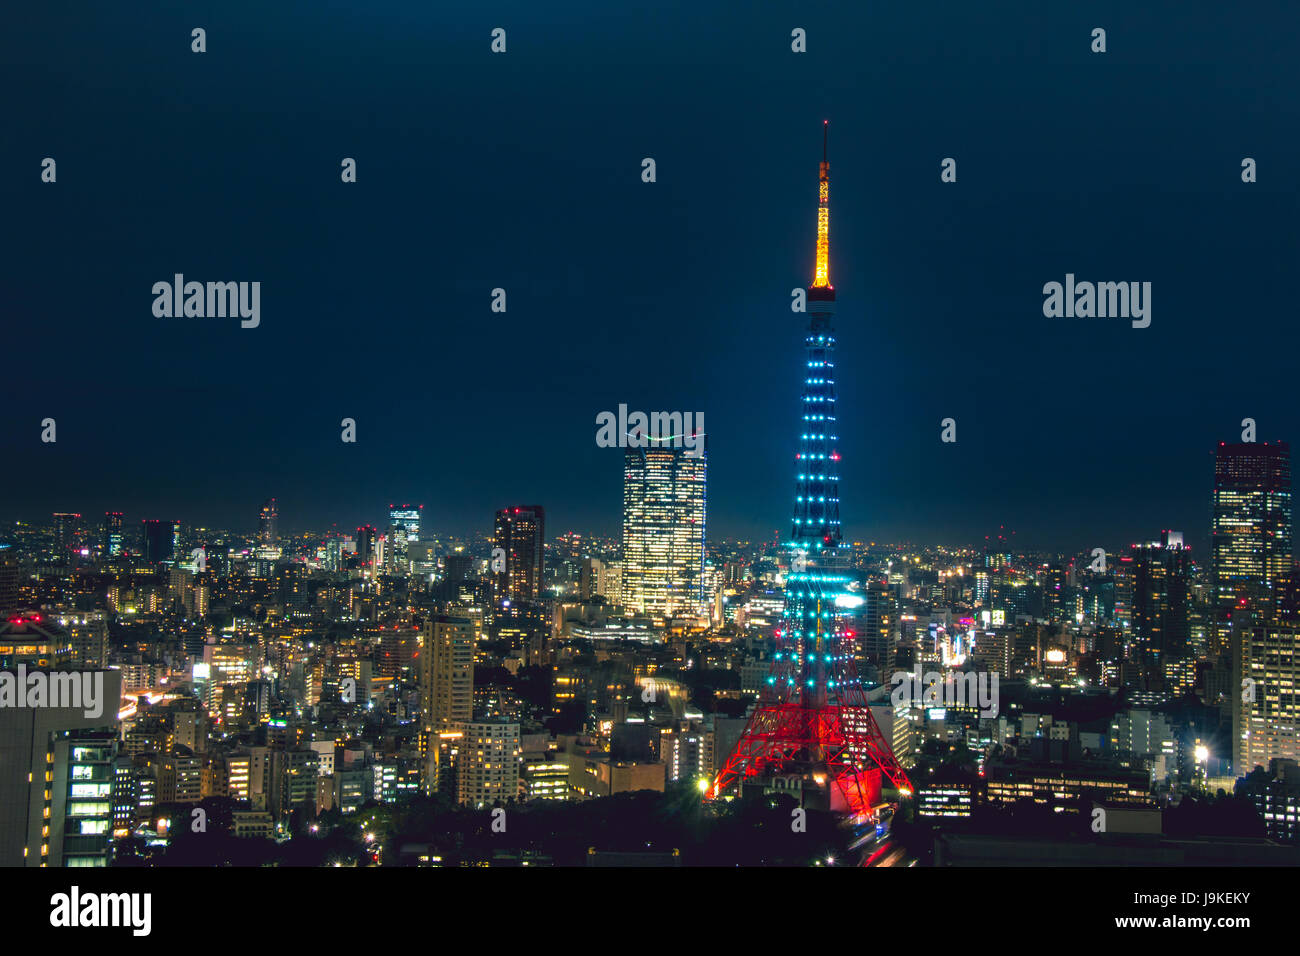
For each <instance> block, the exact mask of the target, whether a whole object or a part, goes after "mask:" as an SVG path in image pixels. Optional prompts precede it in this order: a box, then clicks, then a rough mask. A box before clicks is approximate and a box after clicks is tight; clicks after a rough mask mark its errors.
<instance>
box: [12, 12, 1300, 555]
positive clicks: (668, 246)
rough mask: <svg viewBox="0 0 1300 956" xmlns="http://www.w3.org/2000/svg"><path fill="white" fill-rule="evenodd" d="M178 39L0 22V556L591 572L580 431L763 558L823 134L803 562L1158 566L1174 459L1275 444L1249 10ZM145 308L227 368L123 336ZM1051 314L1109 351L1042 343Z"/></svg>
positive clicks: (854, 15)
mask: <svg viewBox="0 0 1300 956" xmlns="http://www.w3.org/2000/svg"><path fill="white" fill-rule="evenodd" d="M184 6H185V7H186V8H188V9H186V10H182V9H180V7H181V5H178V4H163V3H139V4H132V5H129V6H126V7H123V6H121V5H114V4H109V5H104V4H91V3H60V2H56V3H45V4H24V5H11V8H9V9H7V10H6V11H5V13H4V14H3V21H4V22H3V28H2V29H0V54H2V55H0V64H2V65H0V82H2V83H3V88H4V89H5V91H6V92H7V94H8V95H7V96H6V97H5V99H6V106H5V118H4V129H5V135H4V137H3V142H2V144H0V202H2V203H3V208H4V211H5V226H6V230H5V231H6V233H7V236H8V241H7V242H6V249H5V253H4V255H3V257H2V262H0V296H2V298H0V301H2V302H3V308H4V314H5V322H4V330H5V335H4V348H3V355H4V357H5V359H6V361H5V375H4V379H3V385H2V386H0V387H2V388H3V403H4V413H3V415H2V416H0V438H2V439H3V447H4V449H5V450H6V452H7V454H6V459H7V461H6V467H5V468H4V469H3V471H2V474H0V504H2V507H0V517H4V518H9V519H12V518H20V517H21V518H41V517H44V516H48V514H49V512H51V511H55V510H71V511H80V512H82V513H85V514H88V515H97V514H99V513H102V512H103V511H104V510H106V509H110V508H111V509H112V510H123V511H126V512H127V514H128V518H129V520H130V522H131V523H132V524H134V523H137V522H138V520H139V519H140V518H141V517H164V518H179V519H181V520H182V521H184V522H186V523H195V524H198V523H204V524H221V523H229V524H235V525H238V526H242V527H250V528H251V527H252V526H253V523H254V521H255V518H256V513H257V509H258V507H259V506H260V504H261V502H262V500H263V499H264V498H267V497H269V496H272V495H274V496H276V497H277V498H278V499H279V501H280V508H281V522H282V526H284V527H286V528H288V529H295V528H305V527H317V528H321V527H326V526H328V525H329V524H331V523H333V522H338V523H339V525H340V526H347V527H355V526H356V525H357V524H358V523H362V522H366V521H370V522H377V521H378V520H379V519H380V517H381V516H382V514H383V509H384V507H385V506H386V505H387V503H388V502H389V501H403V500H407V501H417V502H423V503H424V504H425V514H426V519H425V520H426V524H427V525H428V526H429V527H430V528H431V529H435V530H449V531H454V532H469V531H473V530H486V529H488V528H489V527H490V523H491V518H492V512H493V511H494V510H495V509H496V508H498V507H501V506H504V505H506V504H522V503H540V504H543V505H544V506H545V507H546V508H547V511H548V522H547V523H548V531H550V532H559V531H562V530H566V529H569V528H578V529H584V530H592V531H603V532H610V533H617V530H618V527H619V522H620V509H621V496H622V461H621V454H620V453H619V452H618V451H616V450H613V449H601V448H598V447H596V444H595V417H596V414H597V413H598V412H600V411H603V410H616V409H617V407H618V405H619V403H620V402H624V403H627V405H628V406H629V408H631V409H642V410H645V411H653V410H658V409H664V410H678V411H684V410H691V411H699V412H703V413H704V415H705V422H706V431H707V432H708V434H709V455H710V464H709V468H710V474H709V523H710V528H709V531H710V536H711V537H713V536H720V535H756V536H757V535H770V534H771V532H772V530H773V529H776V528H781V529H782V530H783V533H784V532H785V530H786V529H788V522H789V516H790V513H791V501H790V499H791V495H792V494H793V492H792V487H793V481H792V476H793V454H794V449H795V439H796V435H797V427H798V415H799V402H798V394H799V379H800V374H801V368H800V366H801V363H802V352H801V342H802V325H803V320H804V317H803V316H798V315H794V314H792V313H791V311H790V307H789V302H790V290H791V289H792V288H793V287H795V286H803V285H806V284H808V283H809V282H810V281H811V269H812V260H813V249H814V233H815V218H816V195H817V183H816V179H817V162H818V160H819V159H820V152H821V124H822V120H823V119H826V118H829V119H830V121H831V134H830V158H831V202H832V213H831V248H832V254H831V277H832V281H833V282H834V284H835V286H836V289H837V293H838V299H839V301H838V310H837V332H838V339H839V345H840V349H839V354H838V358H839V380H840V404H839V415H840V421H841V427H840V436H841V442H840V446H841V452H842V453H843V455H844V463H843V481H842V484H841V497H842V499H843V505H842V515H843V519H844V521H845V527H846V531H847V533H848V534H849V535H850V536H852V537H866V538H874V539H877V540H899V539H910V540H914V541H946V542H951V543H977V542H982V541H983V538H984V535H986V534H988V533H990V532H991V531H992V532H993V533H996V529H997V528H998V526H999V525H1006V526H1007V527H1009V528H1015V529H1016V531H1017V532H1018V533H1017V540H1018V541H1019V542H1021V543H1022V544H1024V545H1025V546H1043V547H1051V548H1059V549H1061V550H1074V549H1086V548H1091V547H1095V546H1099V545H1105V546H1108V547H1114V546H1119V545H1122V544H1127V543H1128V542H1130V541H1134V540H1146V539H1150V538H1153V537H1155V536H1157V535H1158V532H1159V530H1160V529H1161V528H1163V527H1173V528H1177V529H1182V530H1184V531H1185V532H1186V533H1187V534H1188V539H1189V542H1190V543H1192V544H1193V545H1194V546H1195V547H1196V548H1197V550H1198V552H1199V554H1200V555H1201V556H1204V550H1203V548H1204V542H1205V539H1206V538H1207V537H1208V523H1209V492H1210V487H1211V480H1212V472H1213V461H1212V452H1213V449H1214V447H1215V446H1216V444H1217V443H1218V442H1219V441H1224V440H1226V441H1235V440H1238V439H1239V436H1240V431H1241V427H1240V424H1239V423H1240V421H1241V419H1242V418H1244V417H1247V416H1250V417H1253V418H1255V419H1256V420H1257V422H1258V424H1259V439H1260V440H1261V441H1262V440H1273V439H1284V440H1290V441H1293V442H1295V441H1300V405H1298V403H1297V402H1296V400H1295V385H1296V382H1295V372H1294V368H1295V359H1296V344H1297V336H1296V332H1295V330H1294V323H1295V320H1296V299H1295V278H1294V276H1295V268H1294V263H1295V261H1296V258H1297V252H1298V251H1300V248H1298V247H1300V243H1298V241H1297V193H1296V183H1297V177H1298V176H1300V155H1298V153H1297V145H1298V141H1300V133H1298V132H1297V131H1298V130H1300V122H1298V121H1300V116H1298V115H1297V112H1298V110H1297V96H1296V91H1297V82H1298V81H1300V57H1297V55H1296V41H1295V38H1296V36H1297V35H1298V34H1300V13H1298V12H1297V9H1298V8H1297V7H1296V6H1295V5H1294V4H1292V3H1286V2H1275V3H1257V4H1252V5H1250V6H1249V8H1237V7H1234V6H1233V5H1229V4H1218V3H1215V4H1211V3H1187V2H1165V3H1143V4H1142V6H1143V7H1144V8H1145V9H1144V10H1142V11H1133V10H1131V9H1129V7H1131V6H1132V4H1130V3H1121V2H1115V3H1088V4H1078V3H1065V4H1050V5H1048V4H1042V3H1041V2H1023V3H1014V4H1010V3H968V2H960V3H958V2H945V3H923V4H914V3H895V4H862V3H843V4H836V5H823V4H816V5H800V6H796V5H794V4H786V3H780V4H778V3H747V4H734V3H731V4H720V3H709V2H704V0H687V2H673V0H653V2H635V3H629V2H620V3H615V4H611V3H608V2H582V3H579V2H557V3H537V2H535V0H530V2H518V3H484V4H446V3H430V2H419V3H417V2H402V3H396V2H378V3H368V4H357V3H355V2H348V3H342V2H311V3H293V4H290V3H274V4H265V3H245V2H233V0H221V2H210V3H207V2H205V3H194V4H185V5H184ZM1049 6H1050V7H1052V8H1053V9H1046V7H1049ZM196 26H201V27H203V28H205V29H206V30H207V52H206V53H203V54H195V53H192V52H191V51H190V44H191V39H190V30H191V29H192V28H193V27H196ZM498 26H500V27H503V28H505V29H506V31H507V52H506V53H505V54H504V55H494V54H492V53H491V52H490V50H489V45H490V42H491V37H490V32H491V30H492V29H493V28H494V27H498ZM1098 26H1100V27H1104V28H1105V29H1106V31H1107V46H1108V52H1106V53H1105V54H1093V53H1092V52H1090V45H1091V36H1090V35H1091V31H1092V29H1093V28H1094V27H1098ZM795 27H803V28H804V29H806V30H807V35H808V52H807V53H804V54H795V53H792V52H791V50H790V32H791V30H792V29H793V28H795ZM46 156H50V157H53V158H54V159H55V160H56V161H57V163H58V167H57V170H58V181H57V183H55V184H52V185H51V184H46V183H42V182H41V181H40V172H41V168H40V164H41V160H42V159H43V158H44V157H46ZM647 156H649V157H653V158H654V159H655V160H656V162H657V173H658V181H657V182H656V183H653V184H646V183H643V182H642V181H641V177H640V172H641V160H642V158H643V157H647ZM949 156H951V157H954V158H956V160H957V163H958V181H957V183H956V184H945V183H941V182H940V178H939V172H940V160H941V159H943V158H944V157H949ZM1247 156H1249V157H1253V158H1255V159H1256V160H1257V162H1258V176H1259V181H1258V182H1257V183H1254V184H1244V183H1243V182H1242V181H1241V175H1240V174H1241V160H1242V158H1243V157H1247ZM343 157H354V158H356V160H357V163H358V177H357V178H358V182H357V183H356V184H350V185H345V184H343V183H342V182H340V176H339V173H340V161H341V159H342V158H343ZM176 272H182V273H184V274H185V276H186V278H187V279H192V280H198V281H208V280H212V281H238V280H243V281H252V280H257V281H260V282H261V283H262V302H261V326H260V327H259V328H257V329H251V330H245V329H241V328H240V327H239V321H238V319H216V318H208V319H199V318H171V319H160V318H155V317H154V315H153V313H152V302H153V296H152V294H151V291H150V290H151V287H152V285H153V283H154V282H157V281H160V280H168V281H170V279H171V278H172V276H173V274H174V273H176ZM1067 272H1072V273H1074V274H1075V275H1076V276H1077V277H1078V279H1080V280H1084V279H1087V280H1092V281H1120V280H1125V281H1129V280H1136V281H1150V282H1151V283H1152V285H1153V292H1152V324H1151V326H1150V328H1147V329H1133V328H1131V327H1130V325H1129V323H1128V322H1127V321H1125V320H1122V319H1048V318H1045V317H1044V316H1043V312H1042V304H1043V293H1042V287H1043V284H1044V283H1046V282H1049V281H1058V282H1060V281H1063V280H1064V277H1065V274H1066V273H1067ZM494 287H503V288H505V289H506V291H507V295H508V311H507V312H506V313H505V314H496V313H492V312H491V311H490V309H489V305H490V292H491V290H492V289H493V288H494ZM947 416H951V417H953V418H955V419H956V420H957V436H958V441H957V443H956V444H941V443H940V441H939V432H940V427H939V423H940V420H941V419H942V418H944V417H947ZM45 417H53V418H55V419H56V420H57V423H58V424H57V428H58V441H57V444H53V445H50V444H42V443H41V441H40V421H41V419H43V418H45ZM344 417H352V418H355V419H356V420H357V429H358V442H357V443H356V444H355V445H347V444H344V443H342V442H341V441H340V439H339V434H340V427H339V422H340V420H341V419H342V418H344Z"/></svg>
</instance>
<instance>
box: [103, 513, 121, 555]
mask: <svg viewBox="0 0 1300 956" xmlns="http://www.w3.org/2000/svg"><path fill="white" fill-rule="evenodd" d="M103 548H104V554H105V555H106V556H108V557H110V558H115V557H117V556H118V555H120V554H121V553H122V512H120V511H106V512H104V541H103Z"/></svg>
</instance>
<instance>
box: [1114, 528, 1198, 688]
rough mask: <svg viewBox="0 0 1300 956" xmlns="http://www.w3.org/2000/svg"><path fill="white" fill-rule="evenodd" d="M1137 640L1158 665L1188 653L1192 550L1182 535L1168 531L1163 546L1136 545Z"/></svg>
mask: <svg viewBox="0 0 1300 956" xmlns="http://www.w3.org/2000/svg"><path fill="white" fill-rule="evenodd" d="M1129 550H1130V556H1131V557H1132V558H1133V571H1132V573H1133V598H1132V600H1133V604H1132V621H1133V636H1134V640H1135V643H1136V646H1137V649H1138V651H1139V652H1141V653H1142V654H1143V655H1144V656H1146V657H1147V658H1148V659H1150V660H1151V661H1152V662H1154V663H1161V662H1163V661H1165V660H1171V659H1179V658H1182V657H1184V656H1186V654H1187V652H1188V640H1189V638H1190V637H1191V631H1190V629H1189V627H1188V612H1189V610H1190V607H1189V600H1190V593H1191V592H1190V583H1191V573H1192V556H1191V549H1190V548H1188V547H1186V546H1185V545H1183V543H1182V537H1181V535H1176V534H1174V533H1171V532H1168V531H1166V532H1165V533H1164V534H1163V535H1162V540H1161V541H1160V542H1159V543H1154V542H1153V543H1151V544H1146V545H1138V544H1135V545H1133V547H1132V548H1130V549H1129Z"/></svg>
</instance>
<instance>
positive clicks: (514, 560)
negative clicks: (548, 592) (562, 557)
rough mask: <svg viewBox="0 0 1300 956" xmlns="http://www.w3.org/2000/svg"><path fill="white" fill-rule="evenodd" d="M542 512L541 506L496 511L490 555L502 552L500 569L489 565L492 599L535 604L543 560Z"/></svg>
mask: <svg viewBox="0 0 1300 956" xmlns="http://www.w3.org/2000/svg"><path fill="white" fill-rule="evenodd" d="M545 541H546V512H545V511H544V510H543V508H542V506H541V505H522V506H520V507H518V508H502V509H501V510H500V511H498V512H497V518H496V532H495V534H494V535H493V538H492V547H493V551H494V557H500V556H501V555H500V552H497V551H496V549H497V548H500V549H501V551H502V552H504V559H505V565H504V569H503V570H497V569H496V568H493V566H492V565H491V564H489V566H488V570H489V571H490V572H491V574H492V602H493V603H494V604H496V605H500V604H502V603H503V602H505V601H509V602H511V603H512V604H521V603H522V604H536V603H538V602H539V601H541V598H542V588H543V583H542V575H543V570H544V562H545Z"/></svg>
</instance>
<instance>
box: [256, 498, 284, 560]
mask: <svg viewBox="0 0 1300 956" xmlns="http://www.w3.org/2000/svg"><path fill="white" fill-rule="evenodd" d="M279 525H280V509H279V506H278V505H276V503H275V499H274V498H267V499H266V501H264V502H263V503H262V513H261V514H260V515H259V516H258V521H257V540H258V541H259V542H260V543H261V544H262V545H264V546H265V547H268V548H269V547H274V546H275V545H276V544H278V543H279V541H280V527H279Z"/></svg>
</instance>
